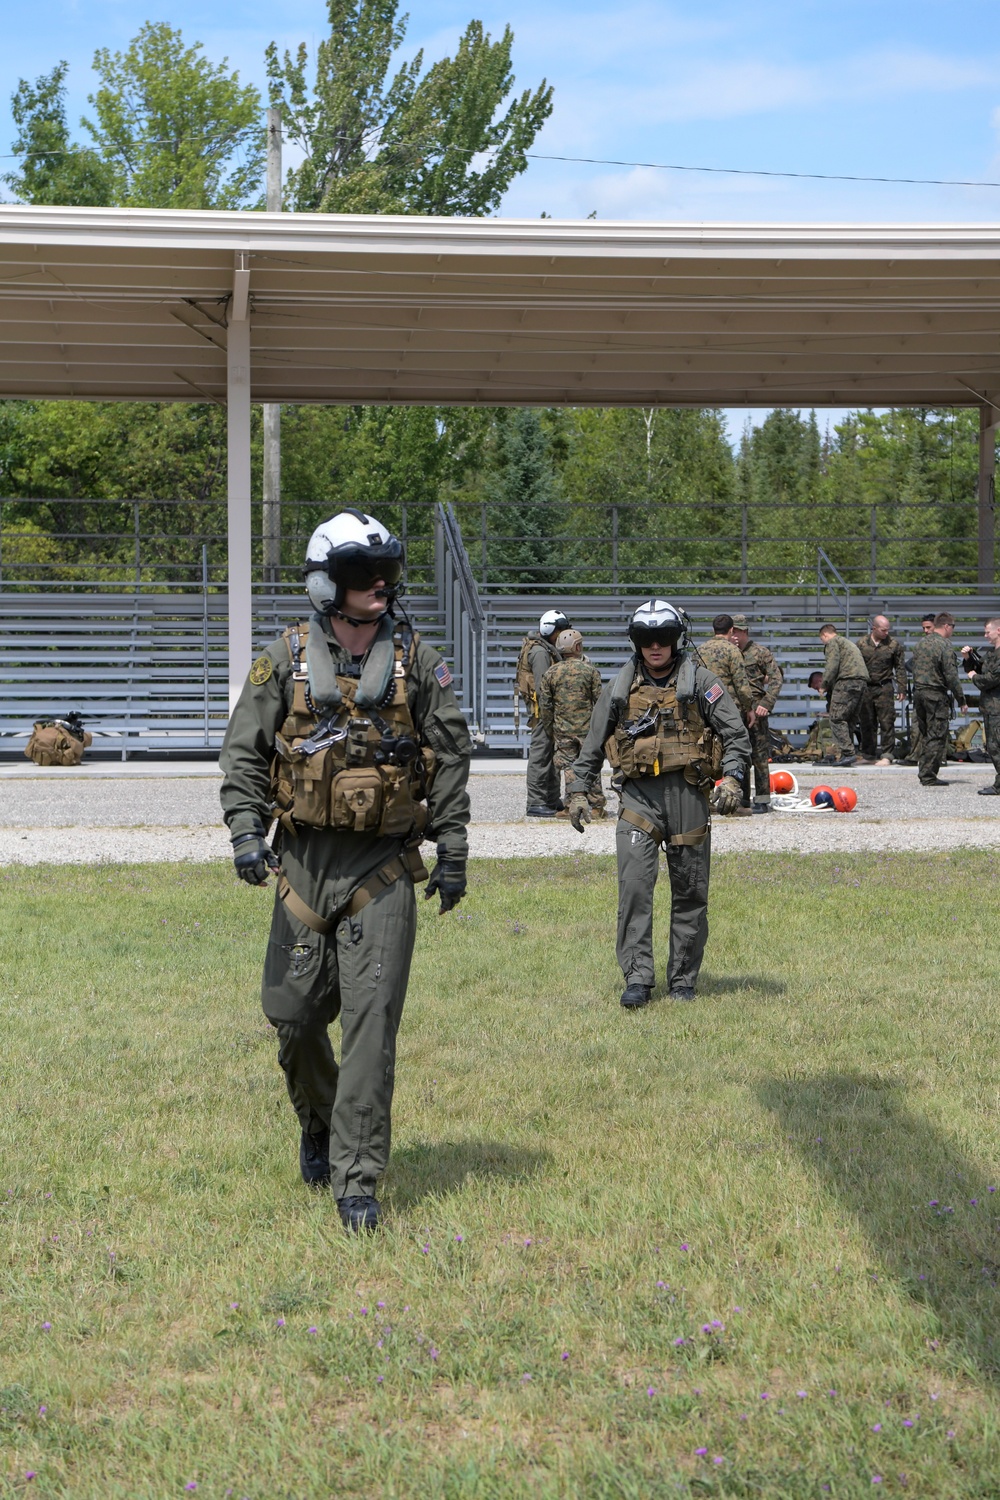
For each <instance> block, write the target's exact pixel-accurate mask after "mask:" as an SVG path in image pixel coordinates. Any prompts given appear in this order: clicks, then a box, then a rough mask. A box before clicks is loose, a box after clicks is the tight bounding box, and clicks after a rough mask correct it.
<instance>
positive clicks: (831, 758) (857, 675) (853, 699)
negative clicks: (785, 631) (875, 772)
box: [819, 624, 868, 766]
mask: <svg viewBox="0 0 1000 1500" xmlns="http://www.w3.org/2000/svg"><path fill="white" fill-rule="evenodd" d="M819 638H820V640H821V641H822V642H823V657H824V663H823V691H824V692H825V693H826V695H827V702H828V703H829V714H830V733H831V734H832V735H833V742H834V745H835V746H836V749H835V751H834V753H833V754H832V755H828V756H825V757H824V759H823V761H821V762H820V764H821V765H822V764H824V763H825V764H826V765H840V766H853V765H854V762H855V760H856V759H857V757H856V755H855V753H854V731H855V728H856V727H857V722H858V714H859V713H860V711H861V697H862V694H863V693H864V690H865V686H866V684H867V682H868V668H867V667H866V666H865V659H864V657H863V656H862V655H861V652H860V651H859V650H858V648H857V646H856V645H855V644H854V642H853V641H849V640H848V639H847V637H846V636H843V635H839V634H838V632H837V627H836V625H830V624H826V625H821V626H820V628H819Z"/></svg>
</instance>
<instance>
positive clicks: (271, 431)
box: [261, 109, 281, 590]
mask: <svg viewBox="0 0 1000 1500" xmlns="http://www.w3.org/2000/svg"><path fill="white" fill-rule="evenodd" d="M265 201H266V204H267V211H268V213H269V214H279V213H280V212H281V111H280V110H277V109H269V110H268V112H267V197H266V200H265ZM263 415H264V510H263V517H262V520H263V525H262V527H261V529H262V531H263V533H264V538H263V564H264V582H265V584H267V585H268V587H269V588H271V589H272V590H273V589H275V588H276V587H277V585H278V584H279V583H280V582H281V407H280V406H279V405H278V404H277V402H274V401H265V402H264V406H263Z"/></svg>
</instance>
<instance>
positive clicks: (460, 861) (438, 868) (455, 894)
mask: <svg viewBox="0 0 1000 1500" xmlns="http://www.w3.org/2000/svg"><path fill="white" fill-rule="evenodd" d="M465 892H466V879H465V857H464V855H461V854H449V853H448V851H447V849H446V848H445V847H444V845H443V844H438V846H437V864H436V865H435V866H434V868H433V870H432V871H431V878H430V880H428V882H427V889H426V891H425V892H424V900H425V901H429V900H430V899H431V897H432V896H440V898H441V905H440V907H439V908H438V916H439V917H441V916H444V913H445V912H446V911H451V909H452V907H453V906H457V905H458V903H459V902H460V901H461V899H462V897H463V896H464V895H465Z"/></svg>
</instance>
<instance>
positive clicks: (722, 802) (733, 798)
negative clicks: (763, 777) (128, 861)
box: [711, 776, 743, 814]
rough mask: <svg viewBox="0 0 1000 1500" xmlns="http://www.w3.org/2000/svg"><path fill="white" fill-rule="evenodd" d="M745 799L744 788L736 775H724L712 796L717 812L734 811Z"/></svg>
mask: <svg viewBox="0 0 1000 1500" xmlns="http://www.w3.org/2000/svg"><path fill="white" fill-rule="evenodd" d="M742 801H743V788H742V787H741V786H740V784H739V782H738V781H737V780H736V777H735V776H723V778H722V780H721V781H720V782H719V785H718V786H717V787H716V788H715V791H714V792H713V793H712V796H711V803H712V806H713V808H714V809H715V811H716V812H717V813H722V814H725V813H733V812H735V811H736V809H737V808H738V807H739V805H740V803H741V802H742Z"/></svg>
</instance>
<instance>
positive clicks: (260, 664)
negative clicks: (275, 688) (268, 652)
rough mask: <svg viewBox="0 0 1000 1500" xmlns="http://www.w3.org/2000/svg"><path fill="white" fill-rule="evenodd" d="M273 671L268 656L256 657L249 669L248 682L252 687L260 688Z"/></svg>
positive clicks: (272, 665)
mask: <svg viewBox="0 0 1000 1500" xmlns="http://www.w3.org/2000/svg"><path fill="white" fill-rule="evenodd" d="M273 671H274V663H273V662H272V660H271V658H270V657H269V656H258V658H257V660H256V661H255V662H254V664H253V666H252V667H251V668H250V681H251V682H252V683H253V685H254V687H262V686H263V685H264V683H265V682H267V680H268V678H269V677H270V676H271V673H272V672H273Z"/></svg>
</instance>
